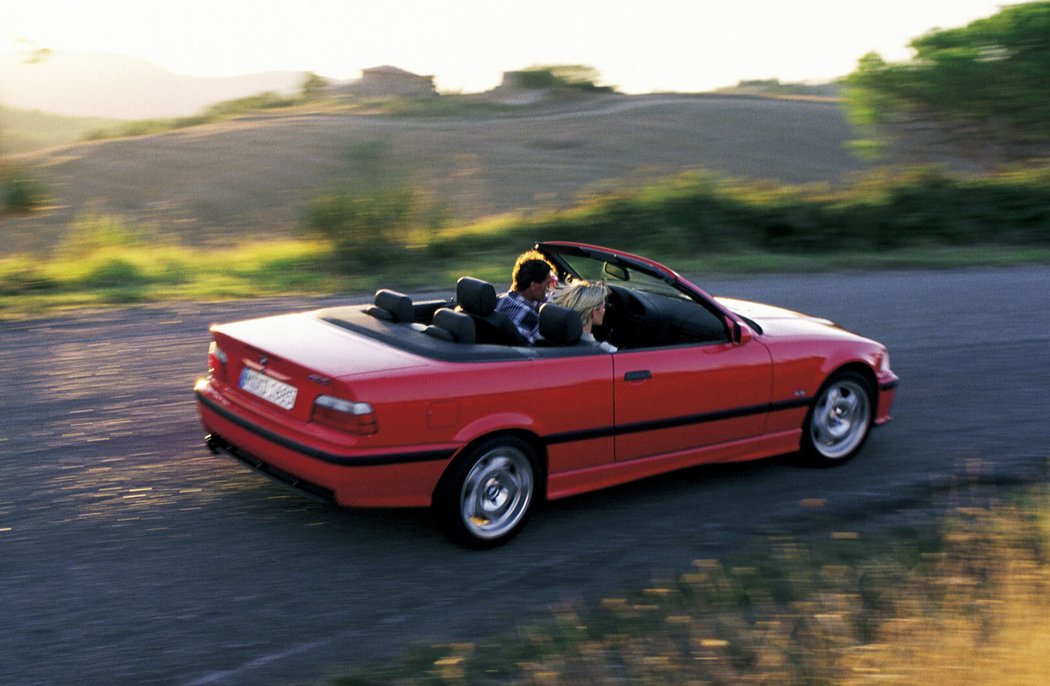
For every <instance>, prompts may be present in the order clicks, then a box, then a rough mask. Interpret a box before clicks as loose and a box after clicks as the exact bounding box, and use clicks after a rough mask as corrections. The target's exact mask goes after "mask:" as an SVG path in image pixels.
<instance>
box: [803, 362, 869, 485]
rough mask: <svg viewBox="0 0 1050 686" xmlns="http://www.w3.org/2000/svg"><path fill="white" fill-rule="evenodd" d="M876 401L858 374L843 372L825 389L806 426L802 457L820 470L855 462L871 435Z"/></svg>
mask: <svg viewBox="0 0 1050 686" xmlns="http://www.w3.org/2000/svg"><path fill="white" fill-rule="evenodd" d="M874 412H875V399H874V396H873V395H872V391H871V384H870V383H869V382H868V380H867V379H866V378H864V377H863V376H862V375H860V374H857V373H856V372H840V373H838V374H835V375H834V376H832V377H831V378H830V379H828V381H827V382H826V383H825V384H824V385H823V386H822V387H821V389H820V393H818V394H817V399H816V401H815V402H814V403H813V406H812V407H811V408H810V409H809V412H808V413H807V414H806V421H805V422H804V423H803V424H802V456H803V458H805V460H806V461H807V462H809V463H810V464H812V465H814V466H817V467H834V466H837V465H840V464H845V463H846V462H848V461H849V460H851V459H852V458H853V457H854V456H855V455H856V454H857V453H858V452H860V449H861V448H862V447H864V442H865V441H866V440H867V439H868V434H869V433H871V425H872V418H873V417H874Z"/></svg>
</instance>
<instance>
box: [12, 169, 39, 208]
mask: <svg viewBox="0 0 1050 686" xmlns="http://www.w3.org/2000/svg"><path fill="white" fill-rule="evenodd" d="M3 193H4V195H3V198H4V207H3V210H4V212H6V213H9V214H25V213H28V212H32V211H33V210H35V209H36V208H38V207H40V206H41V205H43V204H44V203H45V202H46V200H47V194H46V193H45V192H44V186H43V185H42V184H41V183H40V182H39V181H37V180H36V179H35V178H33V177H32V176H30V175H29V172H28V171H26V170H24V169H17V170H15V171H14V172H12V173H11V174H10V175H9V176H8V177H7V180H6V181H5V182H4V191H3Z"/></svg>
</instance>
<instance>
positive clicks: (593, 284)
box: [551, 281, 609, 325]
mask: <svg viewBox="0 0 1050 686" xmlns="http://www.w3.org/2000/svg"><path fill="white" fill-rule="evenodd" d="M608 296H609V287H608V286H606V285H605V282H604V281H573V282H572V284H571V285H570V286H568V287H567V288H560V289H558V291H557V292H556V293H555V294H554V297H553V298H552V299H551V300H552V302H553V303H554V304H555V305H561V306H562V307H567V308H569V309H570V310H573V311H575V312H576V314H578V315H580V321H581V322H582V323H583V324H584V325H586V324H587V317H589V316H590V314H591V312H593V311H594V310H596V309H598V308H599V307H601V306H602V305H603V304H605V298H607V297H608Z"/></svg>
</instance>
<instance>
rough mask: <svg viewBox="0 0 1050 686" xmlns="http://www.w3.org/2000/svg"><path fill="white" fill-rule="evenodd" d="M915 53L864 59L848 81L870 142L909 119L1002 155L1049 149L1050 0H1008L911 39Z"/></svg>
mask: <svg viewBox="0 0 1050 686" xmlns="http://www.w3.org/2000/svg"><path fill="white" fill-rule="evenodd" d="M911 47H912V48H913V49H914V51H915V56H914V58H913V59H911V60H908V61H905V62H886V61H885V60H884V59H883V58H882V57H881V56H880V55H878V54H877V53H869V54H868V55H865V56H864V57H863V58H861V60H860V63H859V64H858V67H857V69H856V71H854V72H853V73H852V74H850V76H849V77H848V78H847V79H846V81H845V87H846V95H847V103H848V105H849V109H850V112H851V114H852V116H853V120H854V122H855V123H856V124H858V125H860V126H863V127H866V128H867V131H868V138H867V139H866V143H867V144H868V147H869V149H876V150H877V149H878V148H880V147H882V146H884V145H886V144H887V142H888V139H889V138H892V136H893V133H892V132H893V131H894V130H895V129H896V130H900V129H902V128H907V127H908V125H909V124H910V123H914V122H923V123H924V124H933V125H934V126H936V127H937V128H939V129H940V131H941V133H942V134H944V135H946V136H948V137H949V138H951V139H954V140H956V141H959V142H964V143H965V144H966V145H968V146H971V147H981V148H990V147H993V148H996V149H997V151H998V152H999V153H1000V155H1001V156H1002V157H1003V158H1006V159H1010V158H1017V157H1019V156H1020V157H1023V156H1030V155H1032V154H1033V153H1038V152H1039V151H1042V154H1043V155H1047V154H1050V126H1048V125H1047V122H1050V99H1047V97H1046V88H1045V85H1044V82H1045V80H1046V74H1048V73H1050V49H1048V48H1050V2H1028V3H1024V4H1018V5H1008V6H1006V7H1004V8H1003V9H1002V10H1001V11H999V12H998V13H997V14H995V15H994V16H991V17H988V18H985V19H979V20H977V21H974V22H972V23H971V24H969V25H967V26H965V27H961V28H954V29H947V30H938V31H932V32H930V33H927V34H925V35H923V36H920V37H919V38H916V39H915V40H913V41H912V43H911Z"/></svg>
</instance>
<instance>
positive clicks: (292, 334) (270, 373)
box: [195, 242, 897, 548]
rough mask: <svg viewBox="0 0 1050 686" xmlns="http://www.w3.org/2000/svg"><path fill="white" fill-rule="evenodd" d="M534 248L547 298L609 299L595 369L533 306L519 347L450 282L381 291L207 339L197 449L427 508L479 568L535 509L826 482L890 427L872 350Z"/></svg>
mask: <svg viewBox="0 0 1050 686" xmlns="http://www.w3.org/2000/svg"><path fill="white" fill-rule="evenodd" d="M535 247H536V250H538V251H539V252H540V253H542V254H543V256H544V257H546V259H547V260H548V261H549V262H550V264H551V265H552V266H553V267H554V269H555V271H556V276H557V279H558V281H559V282H560V283H561V284H563V285H567V286H571V285H572V284H573V283H574V282H577V281H580V280H589V281H594V280H601V281H604V282H605V283H606V284H607V286H608V297H607V300H606V303H605V306H606V312H605V316H604V319H603V321H602V322H601V325H600V326H596V327H595V328H594V330H593V334H594V337H595V338H596V339H597V340H599V341H605V342H607V343H609V344H610V345H611V346H615V348H616V350H615V352H607V351H606V349H607V348H608V347H609V346H606V348H603V347H599V346H596V345H594V344H593V343H589V342H584V341H582V340H581V333H582V329H581V324H580V317H579V316H578V315H577V314H576V313H575V312H573V311H571V310H568V309H566V308H563V307H559V306H558V305H555V304H553V303H548V304H545V305H543V306H542V307H541V308H540V311H539V326H540V335H541V337H540V339H539V340H538V342H537V343H536V344H535V345H531V346H529V345H524V344H523V342H522V341H521V339H520V338H519V337H518V336H517V335H515V331H514V327H513V325H510V326H509V327H508V322H507V318H506V316H505V315H504V314H502V312H500V311H498V310H497V309H496V304H497V299H498V295H497V291H496V288H495V287H494V286H493V285H492V284H490V283H487V282H485V281H482V280H479V279H476V278H472V277H470V276H464V277H463V278H461V279H459V282H458V283H457V284H455V285H454V291H453V284H449V289H448V297H444V298H438V299H413V298H412V297H410V296H409V295H406V294H403V293H398V292H395V291H392V290H386V289H383V290H380V291H378V292H377V293H376V295H375V298H374V302H372V303H370V304H367V305H352V306H340V307H331V308H326V309H321V310H316V311H311V312H301V313H294V314H284V315H278V316H272V317H265V318H260V319H252V320H248V321H240V322H234V323H228V324H221V325H216V326H213V327H212V329H211V346H210V350H209V353H208V374H207V376H206V377H204V378H202V379H200V380H199V381H198V382H197V385H196V388H195V391H196V396H197V401H198V402H197V406H198V409H199V412H200V417H201V421H202V423H203V427H204V433H205V442H206V444H207V446H208V447H209V448H210V449H211V450H212V451H214V452H222V453H226V454H228V455H231V456H233V457H235V458H238V459H239V460H241V461H242V462H244V463H245V464H247V465H250V466H251V467H254V468H255V469H257V470H259V471H262V472H264V473H265V474H267V475H269V476H270V477H273V478H275V479H278V480H280V481H282V482H284V483H286V484H289V485H292V486H294V487H296V488H298V489H299V490H300V491H303V492H305V493H307V494H310V495H312V496H315V497H319V498H323V499H324V500H326V501H329V502H332V503H335V504H338V505H342V506H347V507H430V508H433V511H434V513H435V516H436V520H437V522H438V523H439V525H440V526H441V528H442V530H443V531H444V532H445V534H446V535H447V536H448V537H449V538H450V539H452V540H453V541H455V542H457V543H460V544H462V545H465V546H468V547H473V548H487V547H492V546H496V545H499V544H502V543H504V542H506V541H507V540H509V539H510V538H511V537H513V536H514V535H515V534H517V533H518V532H519V531H520V530H521V528H522V527H523V525H524V524H525V522H526V520H527V519H528V517H529V514H530V512H531V510H532V509H533V508H534V505H535V504H536V503H537V502H538V501H541V500H545V499H546V500H550V499H556V498H564V497H567V496H571V495H574V494H578V493H583V492H586V491H592V490H595V489H600V488H605V487H608V486H613V485H616V484H622V483H625V482H628V481H632V480H635V479H641V478H645V477H648V476H652V475H655V474H659V473H663V472H668V471H671V470H675V469H682V468H685V467H690V466H693V465H699V464H704V463H714V462H731V461H740V460H754V459H759V458H764V457H770V456H774V455H781V454H786V453H800V454H801V455H802V456H803V457H805V458H806V459H807V460H809V461H810V462H811V463H813V464H815V465H819V466H831V465H837V464H841V463H844V462H845V461H847V460H849V459H850V458H852V457H853V456H854V455H855V454H856V453H857V452H858V451H859V450H860V449H861V447H862V446H863V444H864V442H865V440H866V439H867V437H868V434H869V432H870V430H871V428H872V427H874V426H877V425H880V424H883V423H885V422H887V421H889V419H890V410H891V406H892V405H893V399H894V394H895V392H896V390H895V389H896V387H897V376H896V375H895V374H894V373H893V371H892V370H891V369H890V361H889V355H888V353H887V351H886V348H885V347H884V346H883V345H881V344H879V343H877V342H875V341H873V340H870V339H867V338H863V337H861V336H859V335H856V334H853V333H850V332H848V331H845V330H843V329H841V328H839V327H837V326H836V325H834V324H833V323H831V322H829V321H827V320H824V319H820V318H817V317H812V316H807V315H804V314H799V313H797V312H791V311H788V310H785V309H780V308H777V307H773V306H769V305H761V304H757V303H753V302H746V301H742V300H732V299H727V298H714V297H712V296H710V295H708V294H706V293H705V292H704V291H703V290H701V289H700V288H698V287H697V286H695V285H693V284H692V283H690V282H689V281H688V280H686V279H685V278H683V277H682V276H680V275H679V274H678V273H676V272H675V271H673V270H671V269H669V268H667V267H665V266H663V265H661V264H658V263H656V262H653V261H651V260H648V259H645V258H642V257H639V256H637V255H632V254H629V253H625V252H622V251H619V250H613V249H609V248H602V247H598V246H593V245H586V244H582V243H569V242H546V243H539V244H537V245H536V246H535Z"/></svg>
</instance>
